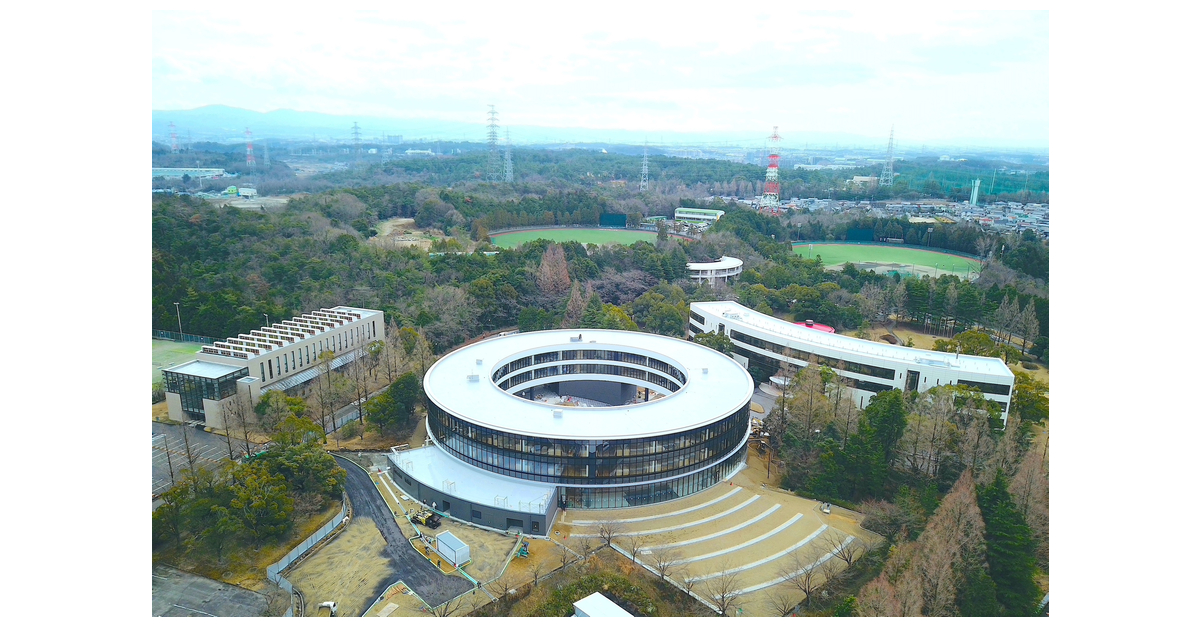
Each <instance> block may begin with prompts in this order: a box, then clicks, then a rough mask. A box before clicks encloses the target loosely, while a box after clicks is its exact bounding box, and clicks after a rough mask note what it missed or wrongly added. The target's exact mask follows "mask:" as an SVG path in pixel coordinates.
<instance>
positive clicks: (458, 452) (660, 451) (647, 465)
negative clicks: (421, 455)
mask: <svg viewBox="0 0 1200 627" xmlns="http://www.w3.org/2000/svg"><path fill="white" fill-rule="evenodd" d="M431 405H432V406H431V407H430V414H429V416H430V419H431V420H430V430H431V432H432V435H433V436H434V437H435V438H436V439H437V440H438V442H439V443H440V444H442V446H443V447H444V448H445V449H446V450H447V451H448V452H449V453H450V454H452V455H454V456H455V457H458V458H459V459H462V460H463V461H465V462H467V463H470V464H472V465H475V466H478V467H480V468H484V469H485V470H488V471H491V472H495V473H498V474H502V475H506V476H512V477H519V478H523V479H531V480H535V481H545V482H554V483H573V484H588V483H593V484H594V483H631V482H638V481H647V480H653V479H659V478H665V477H670V476H675V475H678V474H680V472H684V471H686V469H688V468H693V467H696V466H703V465H705V464H710V463H712V462H713V460H715V459H719V458H721V457H722V456H724V455H726V454H728V453H729V451H731V450H733V449H734V448H735V447H737V445H738V444H739V443H740V442H741V441H742V440H743V439H744V438H745V435H746V430H747V428H748V425H749V405H748V404H747V405H746V406H745V407H743V408H742V409H741V410H740V411H738V412H736V413H734V414H732V415H730V416H728V417H726V418H725V419H723V420H720V421H718V422H715V423H713V424H710V425H706V426H704V427H700V428H697V429H692V430H689V431H686V432H683V433H678V434H668V435H663V436H656V437H650V438H626V439H620V440H603V441H599V442H591V441H571V440H562V439H555V438H539V437H533V436H524V435H518V434H510V433H505V432H501V431H496V430H493V429H489V428H486V427H480V426H478V425H475V424H473V423H470V422H467V421H465V420H461V419H458V418H457V417H455V416H452V415H450V414H448V413H446V412H444V411H442V410H441V409H440V408H437V406H436V405H434V404H431Z"/></svg>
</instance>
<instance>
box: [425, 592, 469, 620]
mask: <svg viewBox="0 0 1200 627" xmlns="http://www.w3.org/2000/svg"><path fill="white" fill-rule="evenodd" d="M462 606H463V597H456V598H453V599H450V600H449V601H446V602H445V603H443V604H441V605H439V606H437V607H435V608H433V609H431V610H430V611H429V613H430V614H433V615H434V616H437V617H438V618H445V617H447V616H450V615H451V614H453V613H455V612H457V611H458V610H459V609H460V608H462Z"/></svg>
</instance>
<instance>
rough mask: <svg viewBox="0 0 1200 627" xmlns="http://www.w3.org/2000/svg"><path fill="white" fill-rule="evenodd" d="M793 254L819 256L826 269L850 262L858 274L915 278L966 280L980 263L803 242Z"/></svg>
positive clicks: (914, 251)
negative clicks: (870, 272)
mask: <svg viewBox="0 0 1200 627" xmlns="http://www.w3.org/2000/svg"><path fill="white" fill-rule="evenodd" d="M792 252H794V253H796V254H797V255H800V256H801V257H804V258H805V259H811V258H814V257H816V256H818V255H819V256H820V257H821V262H822V263H824V264H825V266H826V267H831V268H836V267H840V266H841V265H842V264H845V263H846V262H850V263H852V264H854V265H855V266H857V267H858V269H859V270H863V271H866V270H874V271H875V272H876V273H879V274H890V273H891V272H897V273H899V274H900V275H901V276H913V275H925V274H931V275H941V274H946V273H950V274H957V275H958V276H960V277H964V278H965V277H967V276H968V274H970V273H973V272H979V262H978V261H977V260H975V259H972V258H970V257H966V256H959V255H952V254H949V253H943V252H938V251H933V250H927V249H921V248H904V247H900V246H876V245H869V244H824V243H816V242H813V243H806V242H800V243H796V244H792Z"/></svg>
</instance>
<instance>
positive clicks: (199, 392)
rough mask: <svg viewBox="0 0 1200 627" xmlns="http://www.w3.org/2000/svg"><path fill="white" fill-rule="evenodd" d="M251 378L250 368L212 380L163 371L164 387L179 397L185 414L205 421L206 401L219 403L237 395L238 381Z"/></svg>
mask: <svg viewBox="0 0 1200 627" xmlns="http://www.w3.org/2000/svg"><path fill="white" fill-rule="evenodd" d="M246 376H250V369H249V368H242V369H241V370H238V371H236V372H231V373H229V374H227V375H224V376H221V377H218V378H216V379H210V378H208V377H200V376H196V375H193V374H183V373H180V372H171V371H169V370H164V371H163V385H164V386H165V387H166V390H167V391H168V392H174V393H175V394H178V395H179V403H180V405H181V406H182V407H183V411H184V413H185V414H191V415H192V417H193V418H196V419H198V420H204V399H209V400H212V401H219V400H222V399H226V398H229V397H230V396H233V395H234V394H236V393H237V380H238V379H241V378H242V377H246Z"/></svg>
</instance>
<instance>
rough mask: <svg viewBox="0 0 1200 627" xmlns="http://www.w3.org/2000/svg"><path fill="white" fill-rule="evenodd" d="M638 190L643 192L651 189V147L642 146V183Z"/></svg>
mask: <svg viewBox="0 0 1200 627" xmlns="http://www.w3.org/2000/svg"><path fill="white" fill-rule="evenodd" d="M638 189H640V190H642V191H643V192H644V191H646V190H648V189H650V147H649V146H648V145H643V146H642V182H641V183H639V184H638Z"/></svg>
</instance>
